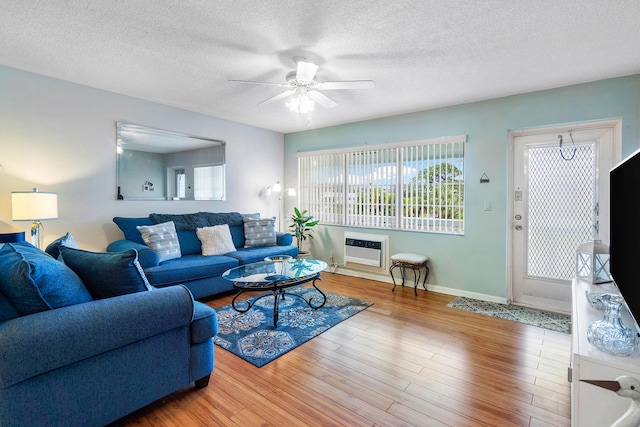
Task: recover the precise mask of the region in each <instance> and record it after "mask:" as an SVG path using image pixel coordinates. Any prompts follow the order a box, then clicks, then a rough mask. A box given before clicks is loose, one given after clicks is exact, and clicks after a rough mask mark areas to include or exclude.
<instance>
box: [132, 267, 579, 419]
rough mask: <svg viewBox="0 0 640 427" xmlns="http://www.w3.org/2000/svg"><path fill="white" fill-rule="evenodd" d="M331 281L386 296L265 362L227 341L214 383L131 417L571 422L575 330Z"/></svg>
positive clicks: (355, 281) (332, 283) (329, 285)
mask: <svg viewBox="0 0 640 427" xmlns="http://www.w3.org/2000/svg"><path fill="white" fill-rule="evenodd" d="M320 287H321V288H322V289H323V290H326V291H328V292H333V293H339V294H342V295H349V296H353V297H355V298H359V299H363V300H367V301H370V302H373V303H374V305H373V306H371V307H369V308H368V309H366V310H364V311H363V312H361V313H358V314H357V315H355V316H353V317H351V318H349V319H347V320H346V321H344V322H342V323H340V324H338V325H337V326H335V327H333V328H332V329H330V330H328V331H327V332H324V333H323V334H322V335H320V336H318V337H316V338H314V339H312V340H311V341H309V342H307V343H305V344H303V345H302V346H300V347H298V348H296V349H294V350H292V351H291V352H289V353H287V354H285V355H284V356H281V357H280V358H278V359H276V360H275V361H273V362H271V363H269V364H267V365H266V366H264V367H262V368H256V367H254V366H253V365H251V364H250V363H247V362H245V361H244V360H242V359H240V358H239V357H237V356H235V355H233V354H231V353H229V352H227V351H225V350H223V349H221V348H219V347H217V346H216V347H215V370H214V372H213V374H212V376H211V381H210V383H209V386H208V387H206V388H204V389H202V390H196V389H194V388H193V386H191V387H186V388H184V389H182V390H179V391H177V392H176V393H173V394H172V395H170V396H167V397H166V398H165V399H162V400H161V401H158V402H155V403H154V404H152V405H149V406H148V407H146V408H143V409H142V410H140V411H138V412H136V413H134V414H132V415H131V416H129V417H127V418H126V419H124V420H123V422H122V424H123V425H127V426H154V427H157V426H204V425H207V426H243V427H246V426H302V425H309V426H338V425H340V426H342V425H344V426H456V427H458V426H536V427H538V426H568V425H569V424H570V390H569V383H568V382H567V366H568V363H569V350H570V336H569V335H566V334H562V333H557V332H552V331H548V330H545V329H540V328H536V327H533V326H527V325H522V324H520V323H515V322H510V321H507V320H501V319H497V318H492V317H487V316H482V315H477V314H473V313H468V312H465V311H460V310H456V309H451V308H447V307H446V305H447V304H448V303H449V302H450V301H451V300H452V299H453V298H454V297H453V296H450V295H443V294H438V293H433V292H425V291H424V290H422V291H421V290H418V296H415V295H414V293H413V288H410V287H404V288H402V287H397V288H396V291H395V292H391V287H392V286H391V285H389V284H386V283H381V282H375V281H370V280H366V279H360V278H354V277H349V276H343V275H338V274H331V273H323V276H322V282H320ZM230 302H231V296H223V297H221V298H217V299H212V300H209V301H207V304H208V305H210V306H211V307H214V308H217V307H222V306H224V305H226V304H229V303H230Z"/></svg>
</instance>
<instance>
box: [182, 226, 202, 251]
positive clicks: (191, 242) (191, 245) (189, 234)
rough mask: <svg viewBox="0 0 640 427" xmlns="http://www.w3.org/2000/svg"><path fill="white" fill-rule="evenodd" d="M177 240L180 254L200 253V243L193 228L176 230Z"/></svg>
mask: <svg viewBox="0 0 640 427" xmlns="http://www.w3.org/2000/svg"><path fill="white" fill-rule="evenodd" d="M177 234H178V242H179V243H180V253H181V254H182V255H195V254H200V253H202V244H201V243H200V239H198V236H197V235H196V231H195V230H188V231H178V232H177Z"/></svg>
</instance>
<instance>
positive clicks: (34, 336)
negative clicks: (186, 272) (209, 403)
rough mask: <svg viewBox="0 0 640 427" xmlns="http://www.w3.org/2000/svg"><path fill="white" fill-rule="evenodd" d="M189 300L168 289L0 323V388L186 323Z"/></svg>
mask: <svg viewBox="0 0 640 427" xmlns="http://www.w3.org/2000/svg"><path fill="white" fill-rule="evenodd" d="M193 313H194V301H193V298H192V296H191V293H190V292H189V290H188V289H187V288H185V287H184V286H170V287H167V288H162V289H154V290H152V291H147V292H138V293H134V294H127V295H122V296H118V297H114V298H107V299H102V300H97V301H91V302H87V303H83V304H77V305H72V306H68V307H62V308H57V309H55V310H48V311H44V312H41V313H36V314H31V315H28V316H23V317H18V318H15V319H11V320H8V321H6V322H4V323H1V324H0V388H6V387H9V386H11V385H13V384H16V383H18V382H20V381H24V380H26V379H29V378H31V377H34V376H36V375H39V374H42V373H45V372H49V371H52V370H54V369H58V368H61V367H64V366H67V365H70V364H73V363H75V362H78V361H80V360H83V359H86V358H89V357H92V356H95V355H98V354H102V353H105V352H108V351H110V350H113V349H116V348H120V347H123V346H126V345H128V344H131V343H135V342H138V341H140V340H143V339H145V338H148V337H152V336H155V335H158V334H161V333H163V332H166V331H170V330H173V329H176V328H180V327H186V328H187V331H188V330H189V329H188V327H189V325H190V324H191V321H192V319H193Z"/></svg>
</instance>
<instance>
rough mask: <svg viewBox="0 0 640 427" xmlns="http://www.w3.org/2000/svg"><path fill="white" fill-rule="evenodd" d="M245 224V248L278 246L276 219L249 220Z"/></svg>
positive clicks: (246, 219) (244, 218)
mask: <svg viewBox="0 0 640 427" xmlns="http://www.w3.org/2000/svg"><path fill="white" fill-rule="evenodd" d="M242 221H243V222H244V246H245V248H250V247H253V246H275V244H276V229H275V224H276V218H275V217H273V218H259V219H254V218H247V217H243V218H242Z"/></svg>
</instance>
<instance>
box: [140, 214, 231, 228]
mask: <svg viewBox="0 0 640 427" xmlns="http://www.w3.org/2000/svg"><path fill="white" fill-rule="evenodd" d="M149 218H151V221H153V223H154V224H162V223H163V222H169V221H173V223H174V224H175V226H176V231H194V230H195V229H196V228H202V227H210V226H212V225H222V224H229V226H230V227H232V226H242V225H243V222H242V215H240V214H239V213H237V212H197V213H191V214H157V213H152V214H150V215H149Z"/></svg>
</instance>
